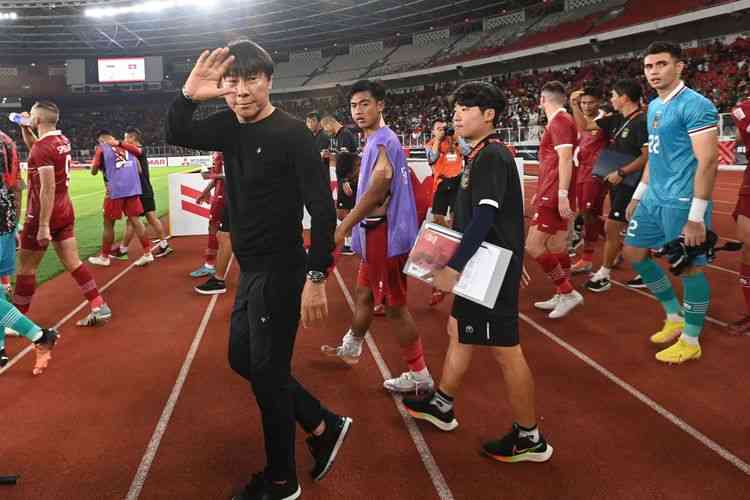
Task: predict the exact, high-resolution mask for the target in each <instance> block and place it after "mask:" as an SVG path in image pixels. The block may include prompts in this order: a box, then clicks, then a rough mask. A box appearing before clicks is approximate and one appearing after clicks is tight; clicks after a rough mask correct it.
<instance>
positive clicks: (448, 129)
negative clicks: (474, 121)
mask: <svg viewBox="0 0 750 500" xmlns="http://www.w3.org/2000/svg"><path fill="white" fill-rule="evenodd" d="M455 133H456V130H455V129H454V128H453V125H446V126H445V136H446V137H452V136H453V135H455Z"/></svg>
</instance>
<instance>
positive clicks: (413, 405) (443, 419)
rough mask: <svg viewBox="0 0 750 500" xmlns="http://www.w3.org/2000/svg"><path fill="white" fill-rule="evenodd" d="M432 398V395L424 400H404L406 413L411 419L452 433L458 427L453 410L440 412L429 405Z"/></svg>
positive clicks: (434, 406)
mask: <svg viewBox="0 0 750 500" xmlns="http://www.w3.org/2000/svg"><path fill="white" fill-rule="evenodd" d="M432 396H433V394H431V395H430V396H428V397H427V398H425V399H421V398H420V399H416V398H404V400H403V401H404V406H405V407H406V411H408V412H409V415H411V416H412V417H414V418H416V419H419V420H425V421H427V422H429V423H431V424H432V425H434V426H435V427H437V428H438V429H440V430H441V431H446V432H447V431H452V430H453V429H455V428H456V427H458V420H456V416H455V415H454V414H453V409H451V410H449V411H447V412H446V411H442V410H440V408H438V407H437V405H434V404H432V403H431V401H432Z"/></svg>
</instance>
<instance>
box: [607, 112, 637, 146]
mask: <svg viewBox="0 0 750 500" xmlns="http://www.w3.org/2000/svg"><path fill="white" fill-rule="evenodd" d="M641 113H642V111H641V110H640V109H636V110H635V111H633V112H632V113H630V116H628V118H627V120H628V121H626V122H625V124H624V125H623V126H622V127H620V130H618V131H617V132H615V135H614V136H612V142H615V141H616V140H617V138H618V137H619V136H620V134H621V133H622V131H623V130H625V128H626V127H627V126H628V125H630V122H632V121H633V120H634V119H635V117H636V116H638V115H639V114H641Z"/></svg>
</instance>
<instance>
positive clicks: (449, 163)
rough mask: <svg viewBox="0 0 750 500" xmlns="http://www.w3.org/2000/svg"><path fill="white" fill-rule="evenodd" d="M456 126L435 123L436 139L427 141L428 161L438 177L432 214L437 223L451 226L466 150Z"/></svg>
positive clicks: (441, 121) (441, 122)
mask: <svg viewBox="0 0 750 500" xmlns="http://www.w3.org/2000/svg"><path fill="white" fill-rule="evenodd" d="M461 149H462V148H461V145H460V144H459V143H458V139H457V138H456V135H455V133H454V130H453V127H449V126H447V124H446V122H444V121H443V120H436V121H435V123H434V124H433V126H432V139H430V141H429V142H428V143H427V148H426V152H427V161H428V162H429V163H430V166H431V167H432V174H433V176H434V179H435V180H434V184H433V193H434V195H433V199H432V215H433V216H434V220H435V222H436V223H437V224H440V225H441V226H445V227H449V225H448V222H447V215H448V209H449V208H450V209H451V212H452V211H453V206H454V204H455V201H456V194H457V193H458V185H459V182H460V181H461V169H462V167H463V153H462V151H461Z"/></svg>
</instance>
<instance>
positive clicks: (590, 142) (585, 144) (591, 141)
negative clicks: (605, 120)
mask: <svg viewBox="0 0 750 500" xmlns="http://www.w3.org/2000/svg"><path fill="white" fill-rule="evenodd" d="M579 141H580V142H579V143H578V148H577V150H576V158H577V159H578V172H576V180H577V181H578V182H579V183H581V182H594V178H593V177H592V173H593V172H594V165H596V160H597V159H599V154H600V153H601V152H602V150H603V149H604V146H606V145H607V139H606V137H604V134H603V133H602V131H601V130H591V131H587V130H584V131H583V132H581V134H580V137H579Z"/></svg>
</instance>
